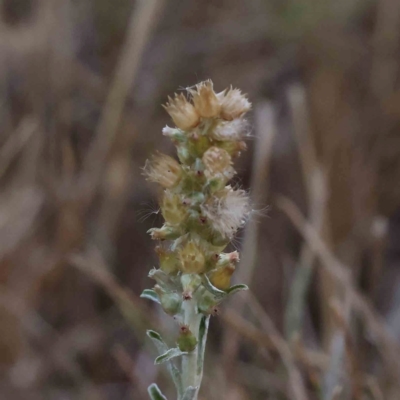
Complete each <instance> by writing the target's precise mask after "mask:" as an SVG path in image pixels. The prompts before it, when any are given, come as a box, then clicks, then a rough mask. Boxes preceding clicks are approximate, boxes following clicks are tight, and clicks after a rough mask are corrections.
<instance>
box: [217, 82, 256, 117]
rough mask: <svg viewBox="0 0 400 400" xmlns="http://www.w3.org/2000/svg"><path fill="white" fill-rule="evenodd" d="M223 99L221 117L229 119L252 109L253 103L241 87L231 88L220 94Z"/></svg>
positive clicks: (221, 99)
mask: <svg viewBox="0 0 400 400" xmlns="http://www.w3.org/2000/svg"><path fill="white" fill-rule="evenodd" d="M218 97H219V99H220V101H221V117H222V118H223V119H225V120H227V121H232V120H233V119H235V118H239V117H240V116H242V115H243V114H245V113H246V112H247V111H249V110H250V109H251V103H250V102H249V101H248V100H247V98H246V96H244V95H243V94H242V92H241V91H240V90H239V89H232V88H230V89H229V90H228V92H227V93H226V94H225V92H223V93H220V94H219V96H218Z"/></svg>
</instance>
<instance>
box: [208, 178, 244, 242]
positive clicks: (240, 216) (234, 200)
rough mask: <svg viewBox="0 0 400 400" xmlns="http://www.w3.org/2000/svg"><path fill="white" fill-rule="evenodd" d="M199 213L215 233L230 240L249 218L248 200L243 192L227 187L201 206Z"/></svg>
mask: <svg viewBox="0 0 400 400" xmlns="http://www.w3.org/2000/svg"><path fill="white" fill-rule="evenodd" d="M201 211H202V213H203V214H204V215H205V216H207V218H208V219H209V221H210V224H211V226H212V228H213V229H214V230H215V231H216V232H218V233H219V234H221V235H222V236H223V237H225V238H228V239H231V238H232V237H233V235H234V234H235V233H236V231H237V230H238V229H239V228H240V227H242V226H243V225H244V224H245V222H246V220H247V218H248V216H249V213H250V205H249V199H248V197H247V195H246V193H245V191H244V190H233V189H232V188H231V187H230V186H227V187H226V188H225V189H223V190H221V191H219V192H217V193H215V196H213V197H212V198H210V199H209V200H208V201H207V202H206V203H205V204H203V205H202V206H201Z"/></svg>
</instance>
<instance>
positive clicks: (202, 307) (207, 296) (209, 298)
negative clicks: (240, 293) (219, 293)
mask: <svg viewBox="0 0 400 400" xmlns="http://www.w3.org/2000/svg"><path fill="white" fill-rule="evenodd" d="M217 304H218V302H217V300H216V299H215V297H214V296H213V295H212V294H211V293H210V292H208V291H206V290H204V292H203V293H202V294H201V296H199V300H198V308H199V311H200V312H201V313H203V314H206V315H210V314H212V313H213V310H214V309H215V307H216V305H217Z"/></svg>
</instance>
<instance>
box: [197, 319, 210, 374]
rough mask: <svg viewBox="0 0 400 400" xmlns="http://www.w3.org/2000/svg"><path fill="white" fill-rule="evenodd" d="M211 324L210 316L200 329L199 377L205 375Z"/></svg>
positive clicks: (202, 322)
mask: <svg viewBox="0 0 400 400" xmlns="http://www.w3.org/2000/svg"><path fill="white" fill-rule="evenodd" d="M209 322H210V316H209V315H207V316H206V315H205V316H203V318H202V319H201V321H200V327H199V344H198V346H197V375H198V376H201V374H202V373H203V364H204V352H205V349H206V342H207V333H208V325H209Z"/></svg>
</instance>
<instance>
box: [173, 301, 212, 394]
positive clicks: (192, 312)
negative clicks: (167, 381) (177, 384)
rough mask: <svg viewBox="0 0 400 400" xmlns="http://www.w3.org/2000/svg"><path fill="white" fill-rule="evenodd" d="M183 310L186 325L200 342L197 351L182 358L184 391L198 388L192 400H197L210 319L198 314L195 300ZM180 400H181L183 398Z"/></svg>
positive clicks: (188, 303) (184, 305)
mask: <svg viewBox="0 0 400 400" xmlns="http://www.w3.org/2000/svg"><path fill="white" fill-rule="evenodd" d="M182 308H183V310H184V323H185V324H186V325H187V326H189V329H190V330H191V332H192V333H193V335H195V336H196V339H197V341H198V344H197V347H196V349H194V350H193V351H192V352H190V353H189V354H187V355H184V356H183V357H182V384H183V388H184V391H185V390H186V389H187V388H189V387H193V388H197V390H196V393H195V395H194V397H192V398H191V399H192V400H197V396H198V392H199V389H200V384H201V380H202V378H203V364H204V350H205V343H206V340H207V331H208V321H209V317H204V316H203V315H202V314H199V313H197V304H196V301H195V300H194V299H192V300H187V301H185V302H184V303H183V306H182ZM200 328H201V329H200ZM182 399H183V398H182ZM178 400H181V398H179V399H178Z"/></svg>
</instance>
